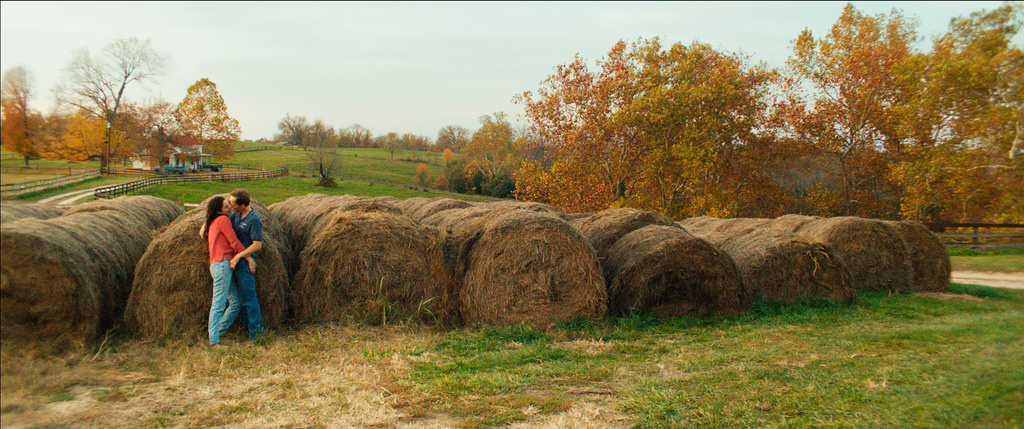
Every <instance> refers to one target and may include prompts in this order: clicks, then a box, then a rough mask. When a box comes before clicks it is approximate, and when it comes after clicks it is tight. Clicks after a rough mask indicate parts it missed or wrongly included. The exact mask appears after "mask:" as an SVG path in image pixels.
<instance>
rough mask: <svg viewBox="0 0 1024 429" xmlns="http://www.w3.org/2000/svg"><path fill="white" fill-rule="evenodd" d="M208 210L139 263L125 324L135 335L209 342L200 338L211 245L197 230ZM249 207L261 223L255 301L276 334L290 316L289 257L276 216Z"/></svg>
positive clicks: (186, 218)
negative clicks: (276, 328)
mask: <svg viewBox="0 0 1024 429" xmlns="http://www.w3.org/2000/svg"><path fill="white" fill-rule="evenodd" d="M207 201H208V200H207ZM205 207H206V201H204V202H203V203H201V204H200V205H199V208H197V209H195V210H191V211H189V212H186V213H185V214H184V215H182V216H181V217H179V218H178V219H177V220H175V221H174V222H172V223H171V224H170V225H168V226H167V228H166V229H164V230H163V231H162V232H160V234H158V235H157V236H156V238H154V239H153V242H152V243H150V244H149V247H148V248H146V253H145V254H144V255H143V256H142V259H141V260H139V263H138V265H137V266H136V268H135V281H134V283H133V284H132V291H131V295H130V296H129V297H128V306H127V309H126V310H125V324H126V325H127V327H128V328H129V329H131V330H132V331H134V332H135V333H136V334H137V335H139V336H141V337H143V338H147V339H156V338H171V337H185V338H188V337H192V338H193V339H199V338H206V336H205V335H201V334H202V332H204V331H205V329H206V326H207V319H208V317H209V314H210V299H211V297H212V296H213V278H212V277H211V276H210V256H209V248H208V245H207V242H206V240H203V239H202V238H200V237H199V228H200V227H201V226H202V225H203V223H204V222H205V221H206V209H205ZM250 207H251V208H252V210H254V211H256V213H257V214H259V216H260V220H261V221H262V222H263V247H262V249H261V250H260V251H259V252H258V254H257V257H256V295H257V297H258V299H259V303H260V309H261V310H262V312H263V324H264V326H265V327H267V328H275V327H277V326H279V325H280V324H281V322H282V321H283V320H284V318H285V317H286V315H287V310H288V306H287V292H288V273H287V270H286V267H287V264H288V260H289V258H290V251H289V250H288V246H287V244H286V242H285V241H284V232H283V230H282V227H281V224H280V222H279V221H278V220H277V219H276V218H275V217H274V215H273V214H271V213H270V211H269V210H267V208H266V207H264V206H263V205H261V204H259V203H258V202H256V201H252V202H251V203H250Z"/></svg>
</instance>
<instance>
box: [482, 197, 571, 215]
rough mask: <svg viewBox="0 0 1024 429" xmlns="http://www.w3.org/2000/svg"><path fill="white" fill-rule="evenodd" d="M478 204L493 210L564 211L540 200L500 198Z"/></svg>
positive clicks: (556, 212) (557, 212)
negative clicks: (539, 201)
mask: <svg viewBox="0 0 1024 429" xmlns="http://www.w3.org/2000/svg"><path fill="white" fill-rule="evenodd" d="M478 206H480V207H484V208H488V209H491V210H498V209H515V210H528V211H533V212H541V213H553V214H557V215H561V214H562V211H561V210H559V209H557V208H555V207H552V206H549V205H547V204H544V203H538V202H535V201H517V200H500V201H490V202H486V203H480V204H478Z"/></svg>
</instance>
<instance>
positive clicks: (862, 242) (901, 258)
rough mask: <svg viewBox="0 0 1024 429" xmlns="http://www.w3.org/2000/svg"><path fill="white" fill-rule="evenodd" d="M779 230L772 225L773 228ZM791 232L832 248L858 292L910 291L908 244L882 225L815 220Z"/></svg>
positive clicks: (854, 220) (852, 219) (855, 220)
mask: <svg viewBox="0 0 1024 429" xmlns="http://www.w3.org/2000/svg"><path fill="white" fill-rule="evenodd" d="M779 226H780V225H779V224H775V227H776V228H778V227H779ZM782 230H784V229H782ZM791 232H796V234H798V235H800V236H802V237H804V238H806V239H808V240H810V241H815V242H819V243H822V244H825V245H826V246H828V247H829V248H831V249H832V250H833V251H834V252H835V254H836V255H838V256H839V258H840V259H842V260H843V262H845V263H846V267H847V268H849V269H850V274H851V276H852V280H853V287H854V289H856V290H858V291H860V290H884V291H896V292H910V291H913V289H912V287H913V272H914V270H913V267H912V266H911V263H910V251H909V250H908V248H907V243H906V242H905V241H904V240H903V238H902V237H900V235H899V234H898V233H897V232H896V230H895V229H893V227H892V226H889V225H887V224H885V223H884V222H882V221H879V220H874V219H862V218H858V217H834V218H818V219H815V220H811V221H809V222H806V223H803V224H802V225H800V226H799V227H798V228H796V230H795V231H791Z"/></svg>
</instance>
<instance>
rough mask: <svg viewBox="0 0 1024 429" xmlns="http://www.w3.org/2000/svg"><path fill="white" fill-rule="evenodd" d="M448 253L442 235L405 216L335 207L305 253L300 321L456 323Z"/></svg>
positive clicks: (298, 282)
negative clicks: (419, 321)
mask: <svg viewBox="0 0 1024 429" xmlns="http://www.w3.org/2000/svg"><path fill="white" fill-rule="evenodd" d="M443 252H444V234H443V233H442V232H441V231H440V230H438V229H437V228H434V227H430V226H425V225H420V224H418V223H416V222H414V221H413V220H412V219H409V217H408V216H405V215H402V214H395V213H387V212H379V211H339V212H335V213H334V215H332V216H331V218H330V220H329V221H328V222H326V223H325V224H324V226H323V228H322V229H320V230H319V231H318V232H317V234H316V235H315V237H314V238H313V239H312V240H311V241H310V242H309V243H308V244H307V245H306V248H305V250H303V252H302V255H301V259H302V267H301V268H300V270H299V271H298V273H297V274H296V276H295V284H294V288H293V291H292V299H291V301H292V307H293V309H294V312H295V318H296V320H298V321H301V322H325V321H341V320H347V319H349V318H353V319H356V320H360V321H362V322H365V323H374V324H376V323H386V322H387V321H391V320H394V321H404V320H408V319H418V320H422V321H425V322H435V323H448V322H451V321H452V319H453V313H454V291H453V289H452V282H451V279H450V277H449V276H448V273H447V271H445V265H444V253H443Z"/></svg>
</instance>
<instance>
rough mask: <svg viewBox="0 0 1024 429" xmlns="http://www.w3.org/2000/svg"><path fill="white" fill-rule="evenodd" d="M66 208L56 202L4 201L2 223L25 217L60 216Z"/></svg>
mask: <svg viewBox="0 0 1024 429" xmlns="http://www.w3.org/2000/svg"><path fill="white" fill-rule="evenodd" d="M65 210H66V207H64V206H58V205H54V204H45V203H23V202H20V201H4V202H2V203H0V223H7V222H14V221H16V220H19V219H24V218H32V219H51V218H55V217H57V216H60V215H61V214H63V213H64V211H65Z"/></svg>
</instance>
